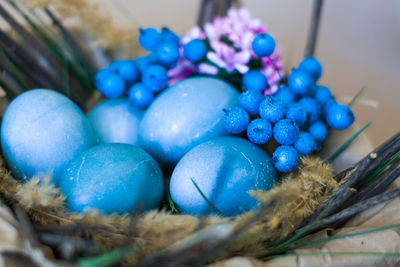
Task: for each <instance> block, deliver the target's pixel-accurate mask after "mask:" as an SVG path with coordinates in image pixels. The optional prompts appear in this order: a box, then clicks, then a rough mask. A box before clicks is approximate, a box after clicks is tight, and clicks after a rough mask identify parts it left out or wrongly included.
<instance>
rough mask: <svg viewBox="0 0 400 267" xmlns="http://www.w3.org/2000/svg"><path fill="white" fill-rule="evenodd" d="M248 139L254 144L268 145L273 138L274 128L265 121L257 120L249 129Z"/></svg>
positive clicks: (251, 123)
mask: <svg viewBox="0 0 400 267" xmlns="http://www.w3.org/2000/svg"><path fill="white" fill-rule="evenodd" d="M247 137H248V138H249V140H250V141H251V142H253V143H254V144H259V145H261V144H266V143H267V142H268V141H269V140H270V139H271V137H272V126H271V124H270V123H269V122H268V121H266V120H264V119H255V120H253V121H252V122H250V124H249V126H248V127H247Z"/></svg>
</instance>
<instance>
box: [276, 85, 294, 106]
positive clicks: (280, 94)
mask: <svg viewBox="0 0 400 267" xmlns="http://www.w3.org/2000/svg"><path fill="white" fill-rule="evenodd" d="M274 97H276V98H278V99H279V100H281V101H282V102H284V103H287V104H289V103H293V102H294V101H296V99H297V97H296V95H295V94H294V93H293V92H292V91H291V90H290V89H289V87H287V86H282V87H280V88H279V89H278V91H276V93H275V94H274Z"/></svg>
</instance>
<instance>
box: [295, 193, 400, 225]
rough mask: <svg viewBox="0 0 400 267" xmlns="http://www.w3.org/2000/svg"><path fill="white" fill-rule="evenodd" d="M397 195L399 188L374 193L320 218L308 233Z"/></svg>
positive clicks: (341, 221) (345, 218) (398, 194)
mask: <svg viewBox="0 0 400 267" xmlns="http://www.w3.org/2000/svg"><path fill="white" fill-rule="evenodd" d="M397 197H400V188H396V189H392V190H389V191H386V192H384V193H381V194H379V195H376V196H374V197H371V198H369V199H367V200H364V201H361V202H359V203H357V204H355V205H353V206H351V207H349V208H347V209H344V210H342V211H340V212H338V213H336V214H334V215H332V216H329V217H327V218H325V219H322V220H321V221H320V222H319V223H317V224H316V225H315V226H314V227H312V228H311V229H310V230H309V231H308V233H315V232H317V231H319V230H322V229H324V228H326V227H333V226H335V225H338V224H340V223H343V222H344V221H346V220H347V219H350V218H351V217H353V216H354V215H356V214H358V213H360V212H362V211H364V210H367V209H369V208H371V207H373V206H375V205H378V204H382V203H384V202H386V201H389V200H392V199H394V198H397ZM301 230H302V229H299V230H298V231H301Z"/></svg>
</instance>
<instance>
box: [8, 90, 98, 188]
mask: <svg viewBox="0 0 400 267" xmlns="http://www.w3.org/2000/svg"><path fill="white" fill-rule="evenodd" d="M96 142H97V138H96V135H95V133H94V131H93V128H92V125H91V124H90V122H89V120H88V119H87V117H86V116H85V114H83V112H82V111H81V110H80V109H79V108H78V106H77V105H75V104H74V103H73V102H72V101H71V100H69V99H68V98H67V97H65V96H64V95H62V94H60V93H57V92H55V91H52V90H47V89H34V90H30V91H27V92H25V93H23V94H21V95H19V96H18V97H17V98H16V99H14V100H13V101H12V102H11V103H10V105H9V106H8V108H7V110H6V112H5V114H4V117H3V121H2V126H1V146H2V149H3V155H4V157H5V159H6V161H7V163H8V166H9V168H10V170H11V171H12V174H13V175H14V176H15V177H17V178H20V179H30V178H32V177H33V176H36V175H37V176H39V177H41V178H42V177H44V176H52V179H53V182H56V181H57V179H58V178H59V176H60V174H61V172H62V170H63V169H64V168H65V166H66V165H67V164H68V163H69V161H70V160H72V159H73V158H75V157H76V156H77V155H79V154H80V153H81V152H83V151H84V150H86V149H88V148H89V147H91V146H93V145H95V144H96Z"/></svg>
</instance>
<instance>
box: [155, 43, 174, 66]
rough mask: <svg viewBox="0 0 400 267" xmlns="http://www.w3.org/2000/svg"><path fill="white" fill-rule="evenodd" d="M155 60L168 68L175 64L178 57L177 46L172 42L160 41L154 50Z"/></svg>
mask: <svg viewBox="0 0 400 267" xmlns="http://www.w3.org/2000/svg"><path fill="white" fill-rule="evenodd" d="M155 55H156V58H157V62H158V63H160V64H161V65H163V66H165V67H167V68H169V67H173V66H175V65H176V63H177V62H178V59H179V46H178V44H177V43H174V42H171V41H169V42H161V43H160V44H159V45H158V46H157V48H156V50H155Z"/></svg>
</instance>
